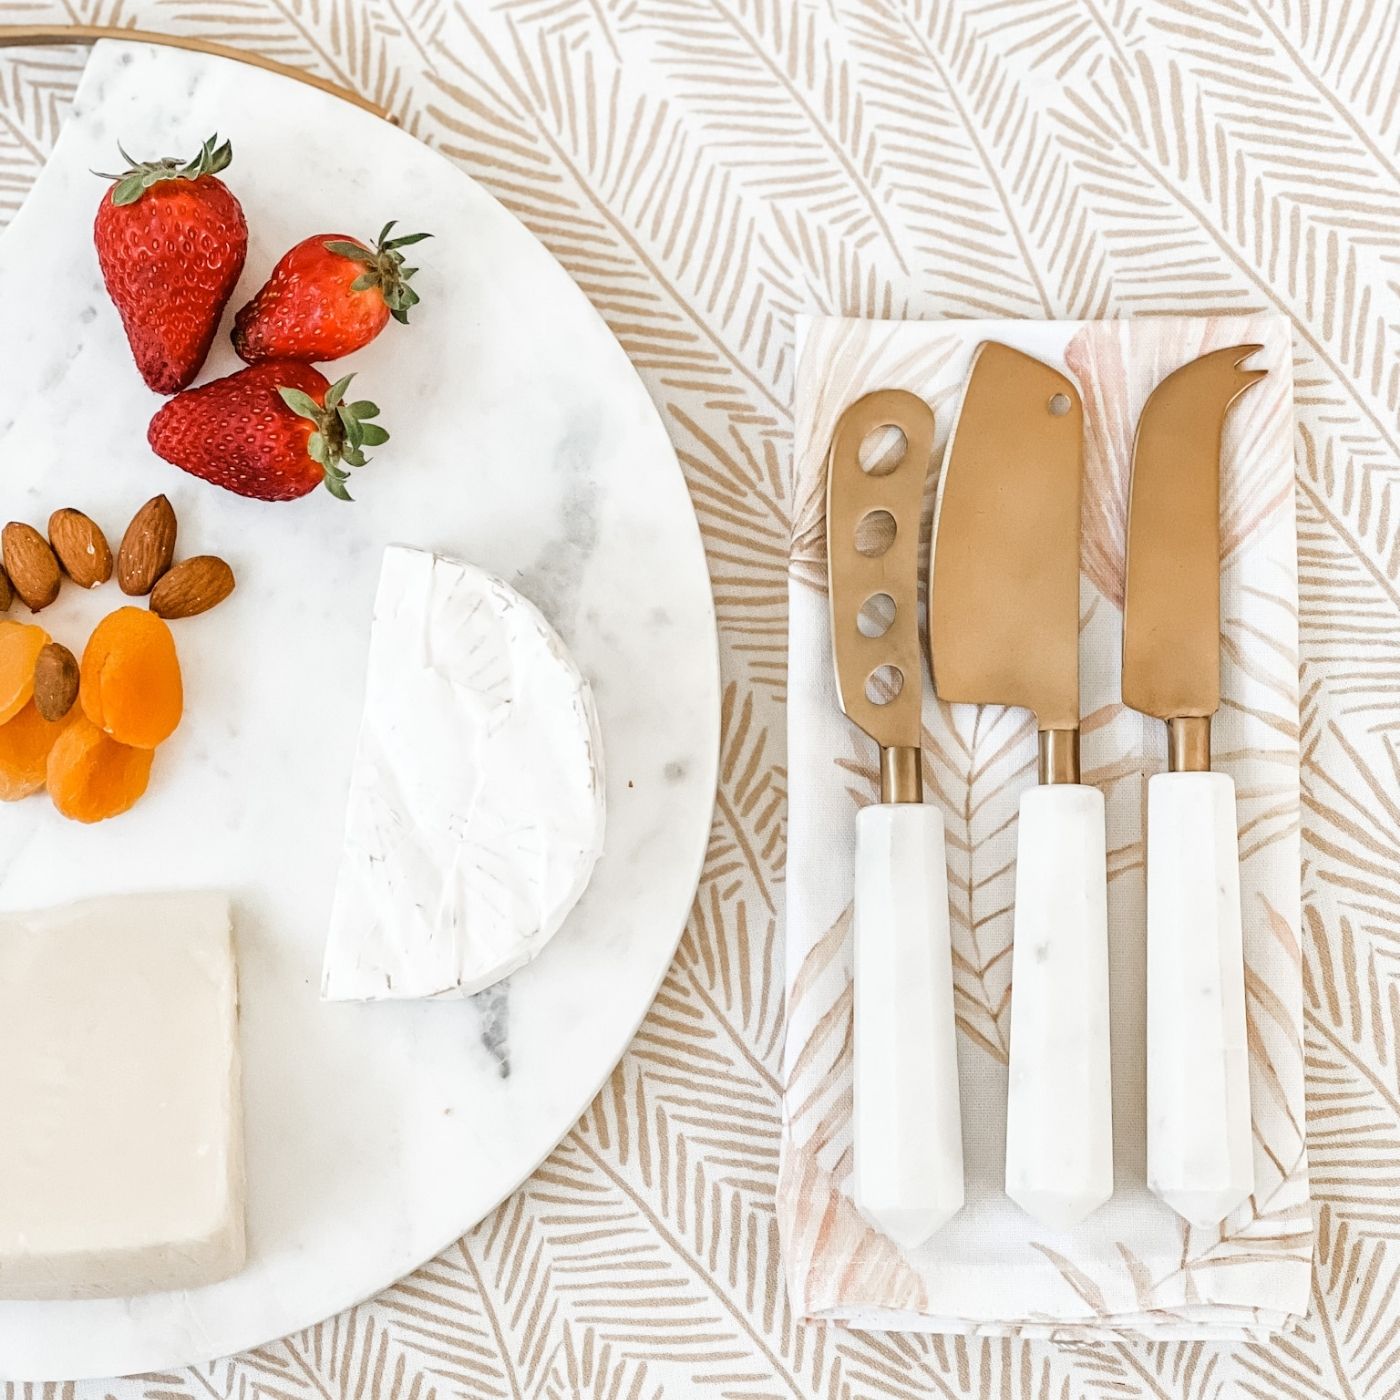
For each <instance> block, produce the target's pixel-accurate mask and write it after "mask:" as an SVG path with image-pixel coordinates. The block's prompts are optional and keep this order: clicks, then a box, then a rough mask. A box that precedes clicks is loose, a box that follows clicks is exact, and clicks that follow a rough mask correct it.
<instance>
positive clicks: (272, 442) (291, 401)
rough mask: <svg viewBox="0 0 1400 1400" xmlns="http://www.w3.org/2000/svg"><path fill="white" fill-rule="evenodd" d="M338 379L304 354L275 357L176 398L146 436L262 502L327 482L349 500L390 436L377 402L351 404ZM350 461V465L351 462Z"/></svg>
mask: <svg viewBox="0 0 1400 1400" xmlns="http://www.w3.org/2000/svg"><path fill="white" fill-rule="evenodd" d="M352 378H354V376H353V375H349V374H347V375H346V376H345V378H344V379H342V380H339V381H338V382H337V383H335V384H332V383H330V382H329V381H328V380H327V379H326V377H325V375H323V374H321V373H320V372H319V371H318V370H314V369H312V368H311V366H310V365H304V364H301V363H299V362H298V361H295V360H267V361H265V362H264V363H262V364H259V365H253V366H252V367H251V368H249V369H241V370H239V371H238V373H237V374H230V375H226V376H225V377H224V378H223V379H215V380H213V381H212V382H211V383H209V384H203V385H201V386H200V387H199V388H198V389H186V390H185V392H184V393H182V394H177V395H176V396H175V397H174V398H173V399H171V400H170V402H169V403H168V404H166V405H165V406H164V407H163V408H162V409H161V410H160V412H159V413H157V414H156V416H155V417H154V418H152V419H151V426H150V428H149V430H148V431H147V433H146V437H147V440H148V441H149V442H150V444H151V446H152V448H154V449H155V451H156V453H157V454H158V455H159V456H161V457H164V458H165V460H166V461H167V462H173V463H174V464H175V465H176V466H177V467H179V468H181V469H182V470H183V471H187V472H189V473H191V475H193V476H199V477H203V478H204V480H205V481H212V482H213V483H214V485H215V486H222V487H224V488H225V490H228V491H236V492H237V493H238V494H239V495H240V496H252V497H253V498H254V499H256V500H259V501H293V500H295V499H296V498H297V497H298V496H304V495H306V493H307V492H308V491H313V490H315V488H316V487H317V486H318V485H320V484H321V483H323V482H324V484H325V486H326V489H327V490H328V491H329V492H330V493H331V495H333V496H337V497H339V498H340V499H341V500H342V501H348V500H349V499H350V493H349V492H348V491H347V490H346V489H345V483H346V481H347V480H349V476H350V473H349V472H347V471H346V470H345V467H346V466H351V467H362V466H364V464H365V462H366V460H367V459H366V457H365V453H364V449H365V448H366V447H377V446H378V445H379V444H380V443H382V442H387V441H388V440H389V434H388V433H386V432H385V431H384V429H383V428H381V427H380V426H379V425H378V424H377V423H371V422H368V421H367V420H368V419H371V418H375V417H377V416H378V414H379V409H378V408H377V407H376V406H375V405H374V404H372V403H349V404H348V403H346V402H345V401H344V400H345V390H346V388H347V387H348V386H349V384H350V381H351V379H352ZM342 464H344V465H342Z"/></svg>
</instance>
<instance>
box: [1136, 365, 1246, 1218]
mask: <svg viewBox="0 0 1400 1400" xmlns="http://www.w3.org/2000/svg"><path fill="white" fill-rule="evenodd" d="M1260 348H1261V347H1260V346H1258V345H1235V346H1232V347H1230V348H1228V349H1224V350H1215V351H1212V352H1211V353H1210V354H1208V355H1203V356H1201V357H1200V358H1199V359H1197V360H1193V361H1192V362H1191V363H1190V364H1187V365H1184V366H1182V368H1180V369H1178V370H1176V371H1174V372H1173V373H1172V374H1170V375H1168V376H1167V378H1166V379H1164V380H1163V381H1162V382H1161V383H1160V384H1159V385H1158V386H1157V387H1156V389H1154V390H1153V391H1152V394H1151V396H1150V397H1149V398H1148V400H1147V403H1146V404H1145V405H1144V407H1143V410H1142V417H1141V418H1140V419H1139V420H1138V429H1137V437H1136V440H1135V442H1134V444H1133V475H1132V484H1131V487H1130V489H1129V496H1128V543H1127V566H1126V573H1125V579H1124V596H1123V700H1124V703H1125V704H1127V705H1130V706H1131V707H1132V708H1133V709H1135V710H1140V711H1141V712H1142V713H1143V714H1146V715H1153V716H1155V717H1156V718H1157V719H1160V720H1164V721H1165V722H1166V725H1167V736H1168V762H1167V767H1168V771H1167V772H1166V773H1158V774H1155V775H1154V776H1153V777H1152V778H1150V779H1149V780H1148V784H1147V1184H1148V1186H1149V1187H1150V1188H1151V1189H1152V1190H1153V1191H1154V1192H1156V1194H1157V1195H1158V1196H1160V1197H1161V1198H1162V1199H1163V1200H1164V1201H1166V1202H1167V1204H1168V1205H1170V1206H1171V1207H1172V1209H1173V1210H1175V1211H1176V1212H1177V1213H1178V1214H1179V1215H1181V1216H1183V1217H1185V1219H1187V1220H1189V1221H1191V1222H1192V1223H1193V1224H1196V1225H1202V1226H1210V1225H1215V1224H1217V1223H1218V1222H1219V1221H1221V1220H1222V1219H1224V1217H1225V1216H1226V1215H1228V1214H1229V1213H1230V1211H1231V1210H1233V1209H1234V1208H1235V1207H1236V1206H1237V1205H1239V1204H1240V1203H1241V1202H1242V1201H1244V1200H1245V1199H1246V1198H1247V1197H1248V1196H1249V1194H1250V1192H1251V1191H1252V1190H1253V1189H1254V1146H1253V1134H1252V1128H1251V1120H1250V1105H1249V1046H1248V1038H1247V1032H1246V1024H1245V996H1244V948H1243V938H1242V933H1241V926H1240V870H1239V834H1238V831H1237V828H1236V817H1235V785H1234V782H1233V781H1232V780H1231V778H1230V777H1229V776H1228V775H1227V774H1224V773H1212V772H1211V771H1210V718H1211V716H1212V715H1213V714H1214V713H1215V712H1216V710H1217V709H1219V707H1220V436H1221V430H1222V428H1223V426H1224V422H1225V414H1226V412H1227V411H1228V410H1229V407H1230V405H1231V404H1232V403H1234V401H1235V400H1236V399H1237V398H1238V397H1239V396H1240V395H1241V394H1242V393H1244V392H1245V390H1246V389H1248V388H1249V387H1250V385H1252V384H1254V383H1256V382H1257V381H1258V380H1260V379H1262V378H1263V377H1264V373H1265V371H1263V370H1249V369H1241V368H1240V365H1241V364H1242V363H1243V362H1244V361H1245V360H1246V359H1248V357H1249V356H1250V355H1252V354H1253V353H1254V352H1255V351H1256V350H1259V349H1260Z"/></svg>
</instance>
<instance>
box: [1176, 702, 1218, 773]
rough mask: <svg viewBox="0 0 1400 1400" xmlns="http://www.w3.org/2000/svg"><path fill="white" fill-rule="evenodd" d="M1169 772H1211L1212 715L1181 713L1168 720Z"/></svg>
mask: <svg viewBox="0 0 1400 1400" xmlns="http://www.w3.org/2000/svg"><path fill="white" fill-rule="evenodd" d="M1167 772H1168V773H1209V772H1210V716H1209V715H1179V716H1177V717H1176V718H1175V719H1169V720H1168V721H1167Z"/></svg>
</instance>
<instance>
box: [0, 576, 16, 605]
mask: <svg viewBox="0 0 1400 1400" xmlns="http://www.w3.org/2000/svg"><path fill="white" fill-rule="evenodd" d="M14 603H15V590H14V588H13V586H12V585H11V583H10V576H9V574H7V573H6V572H5V571H4V569H0V612H9V610H10V609H11V608H12V607H14Z"/></svg>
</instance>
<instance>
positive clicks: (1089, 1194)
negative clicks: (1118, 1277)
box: [1006, 783, 1113, 1230]
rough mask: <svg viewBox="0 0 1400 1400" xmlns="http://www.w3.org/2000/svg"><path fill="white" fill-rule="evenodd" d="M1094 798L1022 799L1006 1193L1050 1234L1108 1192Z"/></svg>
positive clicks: (1099, 833) (1101, 849) (1077, 789)
mask: <svg viewBox="0 0 1400 1400" xmlns="http://www.w3.org/2000/svg"><path fill="white" fill-rule="evenodd" d="M1108 1016H1109V994H1108V868H1107V862H1106V859H1105V837H1104V802H1103V794H1102V793H1101V792H1100V791H1099V790H1098V789H1097V788H1093V787H1085V786H1083V785H1081V784H1078V783H1056V784H1051V785H1048V786H1045V787H1037V788H1031V789H1029V790H1028V791H1027V792H1026V793H1025V794H1024V796H1023V797H1022V798H1021V820H1020V827H1019V830H1018V834H1017V850H1016V915H1015V930H1014V933H1013V939H1012V954H1011V1065H1010V1075H1009V1083H1008V1090H1007V1100H1006V1194H1007V1195H1008V1196H1010V1197H1011V1199H1012V1200H1013V1201H1015V1202H1016V1204H1017V1205H1019V1206H1020V1207H1021V1209H1022V1210H1024V1211H1025V1212H1026V1213H1027V1214H1028V1215H1031V1216H1032V1217H1034V1218H1035V1219H1036V1220H1038V1221H1040V1223H1041V1224H1043V1225H1047V1226H1049V1227H1050V1228H1051V1229H1055V1230H1066V1229H1069V1228H1070V1226H1072V1225H1077V1224H1078V1223H1079V1222H1080V1221H1081V1220H1083V1219H1084V1218H1085V1216H1087V1215H1089V1214H1090V1213H1091V1212H1092V1211H1094V1210H1097V1209H1098V1207H1099V1206H1101V1205H1103V1203H1104V1202H1105V1201H1106V1200H1108V1198H1109V1197H1110V1196H1111V1195H1112V1194H1113V1095H1112V1077H1111V1071H1110V1064H1109V1039H1108Z"/></svg>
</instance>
